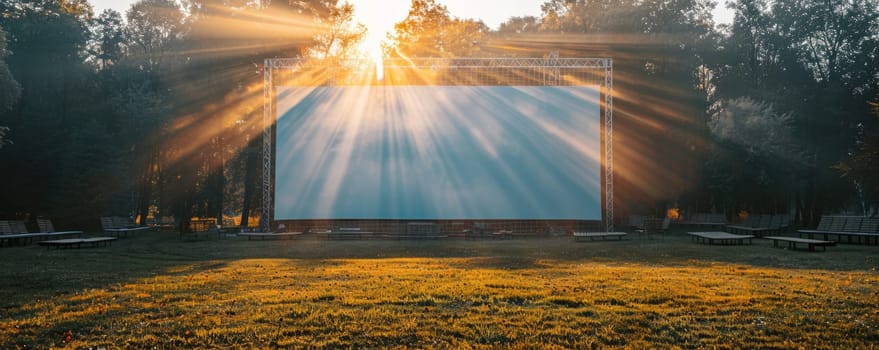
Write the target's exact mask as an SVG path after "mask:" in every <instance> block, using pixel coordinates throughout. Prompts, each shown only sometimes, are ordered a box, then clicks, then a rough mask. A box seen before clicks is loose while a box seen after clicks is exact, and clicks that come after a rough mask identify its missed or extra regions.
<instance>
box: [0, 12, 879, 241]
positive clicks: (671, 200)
mask: <svg viewBox="0 0 879 350" xmlns="http://www.w3.org/2000/svg"><path fill="white" fill-rule="evenodd" d="M714 6H717V5H716V2H715V1H710V0H638V1H635V0H548V1H545V2H544V3H543V4H542V6H541V13H540V14H539V15H537V16H513V17H511V18H509V19H508V20H507V21H505V22H504V23H502V24H500V26H499V27H498V28H489V27H488V26H486V25H485V24H484V23H483V22H482V21H481V20H479V19H465V18H459V17H457V16H455V14H454V13H451V12H450V11H449V9H448V8H447V7H446V6H444V5H443V4H442V1H440V0H413V1H412V2H411V8H410V9H409V12H408V13H407V15H406V17H404V18H401V19H400V20H399V22H398V23H396V24H395V26H394V30H393V31H392V32H391V33H388V36H387V40H386V41H385V42H384V53H385V55H386V56H389V57H394V58H420V57H445V58H449V57H489V56H490V57H546V56H547V55H549V54H550V53H551V52H557V53H558V54H559V55H560V56H561V57H610V58H613V59H614V79H615V86H614V87H615V95H614V99H615V110H614V116H615V119H616V121H615V135H616V136H615V139H616V142H617V144H616V147H615V150H616V155H615V163H616V168H617V173H616V179H617V180H616V193H615V194H614V195H615V196H616V201H615V203H616V205H617V206H618V208H615V209H616V211H617V212H618V213H623V215H619V216H624V215H625V213H642V214H643V213H645V212H649V211H654V212H664V211H665V208H667V207H678V208H681V209H682V210H683V211H685V212H697V211H723V212H725V213H727V215H728V216H730V218H732V217H733V216H734V215H736V214H737V213H739V212H740V211H742V210H745V211H749V212H754V213H775V212H781V211H784V212H791V213H795V217H796V218H797V220H799V221H800V223H801V224H803V225H811V224H814V223H815V222H816V220H817V218H819V217H820V215H821V214H822V213H827V212H836V211H840V212H849V213H858V214H871V213H873V214H875V213H876V212H877V211H879V184H877V181H876V178H877V177H876V176H875V174H877V173H879V170H877V167H876V164H879V152H877V148H879V141H877V138H876V136H877V134H879V132H877V130H879V118H877V116H879V108H877V107H876V104H877V103H879V3H877V0H847V1H823V0H791V1H768V0H736V1H732V2H731V3H730V6H731V8H732V10H733V11H734V12H735V17H734V19H733V21H732V23H730V24H729V25H725V26H718V25H716V24H715V23H714V21H713V19H712V16H711V11H712V9H713V8H714ZM357 11H358V9H357V8H355V7H353V6H352V5H350V4H348V3H347V2H344V1H339V0H309V1H278V0H275V1H261V2H259V1H248V0H186V1H183V2H178V1H173V0H141V1H138V2H136V3H134V4H133V5H132V6H131V7H130V8H128V9H127V10H126V11H122V12H117V11H113V10H107V11H104V12H102V13H100V14H95V13H94V10H93V8H92V6H91V5H90V4H89V3H88V1H87V0H65V1H60V0H8V1H4V2H2V3H0V20H2V21H0V162H2V163H3V164H7V165H10V167H14V168H15V169H16V171H14V172H6V173H4V177H3V181H2V182H0V193H4V198H14V199H15V200H4V201H0V217H4V218H5V217H13V216H22V215H46V216H52V217H53V218H56V219H57V220H58V221H59V222H62V223H71V224H77V225H81V227H86V226H90V225H94V224H95V223H94V222H95V220H94V219H95V218H96V217H97V216H100V215H111V214H112V215H126V216H132V217H138V218H140V219H143V218H146V217H154V216H163V215H174V216H176V217H178V218H179V220H178V221H179V222H182V223H185V222H186V220H188V218H190V217H214V218H217V219H218V220H222V219H223V218H226V217H229V216H240V217H241V221H242V222H247V220H249V218H250V217H251V216H253V213H255V212H257V209H258V206H259V200H258V198H259V196H260V194H259V193H257V192H258V189H259V181H260V178H259V177H260V174H259V167H260V166H261V164H260V145H261V139H260V138H261V135H262V129H261V124H260V121H261V117H262V93H263V91H262V85H261V84H262V73H263V71H262V69H263V67H262V63H263V60H264V59H265V58H272V57H304V58H306V59H315V60H337V59H348V58H352V57H357V55H359V54H361V53H360V52H359V48H358V46H357V45H358V44H359V42H360V41H361V40H362V39H363V37H364V33H365V30H367V29H368V28H364V27H363V26H362V25H360V24H358V23H356V21H355V18H356V14H357ZM10 140H11V143H10Z"/></svg>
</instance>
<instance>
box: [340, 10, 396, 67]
mask: <svg viewBox="0 0 879 350" xmlns="http://www.w3.org/2000/svg"><path fill="white" fill-rule="evenodd" d="M349 3H350V4H351V5H354V21H355V22H359V23H362V24H363V25H364V26H366V30H367V32H366V36H365V37H364V38H363V41H362V42H361V44H360V49H361V51H363V52H365V53H366V55H367V57H369V58H370V59H373V60H376V61H380V60H381V57H382V48H381V44H382V42H383V41H384V40H385V38H386V37H387V34H388V33H390V32H392V31H393V30H394V24H395V23H397V22H400V21H402V20H403V19H404V18H406V15H407V14H408V13H409V6H410V1H409V0H385V1H381V2H377V1H370V0H349Z"/></svg>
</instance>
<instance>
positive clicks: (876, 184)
mask: <svg viewBox="0 0 879 350" xmlns="http://www.w3.org/2000/svg"><path fill="white" fill-rule="evenodd" d="M870 105H871V106H872V108H873V117H874V118H873V120H870V121H868V122H866V123H864V124H862V125H861V126H860V127H859V129H860V131H859V133H858V141H857V147H856V150H855V152H853V153H852V155H851V156H849V157H848V158H847V159H845V160H844V161H842V162H840V163H839V164H838V165H837V166H836V168H837V169H838V170H839V171H840V173H841V174H842V176H843V177H844V178H846V179H849V180H851V181H852V182H854V183H855V186H856V188H857V191H858V193H857V197H859V199H860V203H859V204H860V206H861V210H862V212H863V213H864V215H868V214H870V213H871V212H872V213H873V214H874V215H875V214H876V212H877V211H879V177H877V176H876V174H879V96H877V98H876V99H875V100H874V102H872V103H871V104H870Z"/></svg>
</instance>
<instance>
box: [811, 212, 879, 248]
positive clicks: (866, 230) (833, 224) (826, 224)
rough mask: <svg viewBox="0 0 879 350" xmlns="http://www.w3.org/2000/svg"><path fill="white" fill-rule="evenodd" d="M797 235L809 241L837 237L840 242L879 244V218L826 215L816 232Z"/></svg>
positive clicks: (827, 239)
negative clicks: (817, 238) (816, 238)
mask: <svg viewBox="0 0 879 350" xmlns="http://www.w3.org/2000/svg"><path fill="white" fill-rule="evenodd" d="M797 233H798V234H799V236H800V237H806V238H809V239H814V238H815V237H816V236H817V237H822V238H823V239H824V240H825V241H829V240H830V238H831V237H834V236H835V237H836V239H837V241H840V242H841V241H842V240H843V238H845V241H846V243H858V244H879V218H865V217H860V216H829V215H825V216H822V217H821V221H820V222H819V223H818V227H816V228H815V229H814V230H807V229H803V230H798V231H797Z"/></svg>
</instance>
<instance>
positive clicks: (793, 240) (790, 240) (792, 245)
mask: <svg viewBox="0 0 879 350" xmlns="http://www.w3.org/2000/svg"><path fill="white" fill-rule="evenodd" d="M763 238H766V239H769V240H772V246H773V247H776V248H781V247H779V245H778V242H787V248H788V249H790V250H795V249H796V248H797V244H804V245H806V247H807V248H808V249H809V251H810V252H814V251H816V250H815V247H821V250H822V251H825V250H827V247H833V246H835V245H836V242H834V241H822V240H818V239H809V238H797V237H778V236H770V237H763Z"/></svg>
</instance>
